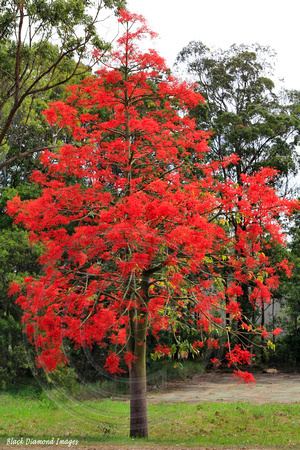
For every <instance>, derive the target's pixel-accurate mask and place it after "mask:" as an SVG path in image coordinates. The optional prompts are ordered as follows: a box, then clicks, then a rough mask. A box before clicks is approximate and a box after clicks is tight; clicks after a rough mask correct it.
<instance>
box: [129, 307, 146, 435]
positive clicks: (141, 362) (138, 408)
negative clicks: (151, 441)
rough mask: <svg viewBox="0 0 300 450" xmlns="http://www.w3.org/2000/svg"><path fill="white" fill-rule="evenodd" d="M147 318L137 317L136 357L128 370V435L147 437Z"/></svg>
mask: <svg viewBox="0 0 300 450" xmlns="http://www.w3.org/2000/svg"><path fill="white" fill-rule="evenodd" d="M146 329H147V318H146V317H145V316H143V317H140V318H138V320H137V323H136V327H135V332H136V338H135V349H134V350H135V351H134V355H135V357H136V359H135V361H134V362H133V364H132V368H131V370H130V437H133V438H147V437H148V417H147V374H146Z"/></svg>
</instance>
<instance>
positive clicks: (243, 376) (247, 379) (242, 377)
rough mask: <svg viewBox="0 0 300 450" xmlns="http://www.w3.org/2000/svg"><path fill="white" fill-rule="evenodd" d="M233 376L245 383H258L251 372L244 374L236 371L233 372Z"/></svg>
mask: <svg viewBox="0 0 300 450" xmlns="http://www.w3.org/2000/svg"><path fill="white" fill-rule="evenodd" d="M233 374H234V376H235V377H237V378H239V379H240V380H242V381H244V383H256V380H255V378H254V376H253V375H252V373H250V372H243V371H242V370H235V371H234V372H233Z"/></svg>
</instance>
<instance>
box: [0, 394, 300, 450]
mask: <svg viewBox="0 0 300 450" xmlns="http://www.w3.org/2000/svg"><path fill="white" fill-rule="evenodd" d="M128 418H129V404H128V402H124V401H113V400H107V399H106V400H82V401H78V400H74V399H73V400H72V399H71V398H67V397H66V398H63V397H62V395H61V394H59V395H58V394H57V393H56V392H55V391H50V394H49V393H45V392H42V393H38V392H37V393H33V392H27V391H25V392H24V393H22V392H21V393H20V392H19V393H2V394H0V436H1V443H5V442H6V439H7V438H8V437H23V438H26V437H30V438H35V439H37V438H39V439H41V438H52V437H55V438H57V437H59V438H68V439H78V440H79V443H80V444H89V443H103V442H107V443H114V444H128V443H131V444H132V443H133V442H132V440H130V439H129V438H128V437H127V434H128ZM299 424H300V404H290V405H285V404H268V405H252V404H249V403H208V402H205V403H201V404H195V403H192V404H188V403H173V404H167V403H161V404H155V405H154V404H153V405H149V426H150V438H149V440H148V441H147V442H149V443H151V444H160V445H171V446H172V445H175V444H178V445H186V446H196V445H199V446H200V445H203V446H220V447H222V446H241V445H243V446H253V445H256V446H264V447H268V446H270V447H271V446H273V447H274V446H278V447H279V448H280V449H282V448H293V447H298V448H299V447H300V431H299Z"/></svg>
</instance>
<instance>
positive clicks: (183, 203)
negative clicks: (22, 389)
mask: <svg viewBox="0 0 300 450" xmlns="http://www.w3.org/2000/svg"><path fill="white" fill-rule="evenodd" d="M119 22H120V23H121V25H122V26H123V28H124V34H123V35H122V36H121V37H120V38H119V39H118V48H117V49H116V51H114V52H113V53H112V54H111V58H110V59H109V60H107V61H106V66H107V68H105V69H102V70H100V71H99V72H98V75H97V76H91V77H88V78H86V79H84V80H83V81H82V82H81V83H80V84H78V85H73V86H70V88H69V90H68V91H69V95H68V97H67V99H66V100H65V101H59V102H54V103H52V105H51V106H50V108H49V109H48V110H47V111H46V112H45V115H46V117H47V120H48V122H49V123H50V124H51V125H53V126H59V127H62V128H65V129H67V130H68V131H69V133H70V135H71V139H70V142H69V143H66V144H64V145H62V146H61V147H60V149H58V151H52V152H51V151H45V152H44V153H43V155H42V157H41V162H42V165H43V172H42V171H35V172H34V173H33V174H32V180H33V181H35V182H36V183H37V184H38V185H39V186H40V189H41V195H40V196H39V197H38V198H36V199H34V200H26V201H21V200H20V198H19V197H16V198H14V199H13V200H12V201H10V202H9V203H8V212H9V214H10V215H13V216H15V221H16V223H23V224H24V225H25V226H26V228H27V229H28V230H30V231H31V238H32V240H33V241H34V242H36V243H37V242H38V243H40V245H42V247H43V254H42V256H41V258H40V263H41V265H42V267H43V271H42V274H41V276H40V277H38V278H33V277H26V278H25V279H24V283H21V285H20V284H18V283H12V284H11V287H10V294H11V295H15V294H18V293H19V294H20V295H19V296H18V304H19V305H20V306H21V307H22V309H23V310H24V316H23V321H24V324H25V329H26V333H27V336H28V337H29V338H30V339H31V341H32V343H34V345H35V347H36V349H37V353H38V354H37V362H38V364H39V365H40V366H41V367H45V368H46V369H47V370H53V369H54V368H55V367H57V365H60V364H63V363H65V361H66V357H65V355H64V352H63V346H64V342H65V341H66V340H67V341H72V342H74V343H75V345H77V346H80V347H90V346H92V345H93V344H96V345H98V346H100V347H101V346H103V347H108V349H109V354H108V356H107V358H106V362H105V369H106V370H107V371H108V372H109V373H111V374H118V373H122V371H123V370H124V368H125V367H126V365H127V367H128V370H129V376H130V387H131V423H130V434H131V436H132V437H145V436H147V434H148V425H147V408H146V352H147V337H148V336H149V335H152V337H154V338H155V339H156V340H157V345H156V347H155V352H156V354H158V355H169V354H171V353H172V349H170V348H169V347H167V346H165V345H162V344H160V334H161V333H164V331H165V330H168V331H169V332H170V331H171V330H173V332H174V333H176V332H177V331H178V327H177V324H178V322H184V323H186V325H189V326H190V327H193V328H194V330H195V332H196V330H197V331H198V341H196V342H195V343H194V345H195V348H196V347H197V346H199V345H200V344H199V343H200V341H201V343H202V346H204V345H207V346H213V347H214V348H215V347H218V346H219V341H218V340H217V339H215V338H212V337H209V334H210V332H211V331H212V330H215V329H216V328H221V324H222V323H223V318H222V312H224V311H225V310H226V311H228V313H230V314H231V315H232V318H233V319H234V318H236V319H240V318H241V311H240V306H239V304H238V302H236V301H235V297H236V296H237V295H238V294H239V290H240V289H241V285H242V284H243V283H245V282H247V281H249V280H250V279H254V280H255V287H254V288H253V290H252V293H251V299H250V300H251V302H252V304H253V305H255V304H256V303H259V302H260V300H261V299H262V298H265V297H267V296H269V295H270V291H271V290H272V289H273V288H274V286H277V284H278V281H279V280H278V275H277V271H276V269H277V268H275V267H270V265H269V261H268V258H267V257H266V256H264V257H263V256H262V254H261V245H260V240H261V238H262V236H264V237H265V239H266V240H267V241H278V242H280V241H281V233H280V226H279V224H278V221H276V218H277V217H278V215H279V214H281V215H284V214H288V213H289V212H290V210H291V208H292V207H293V206H294V204H293V203H292V202H289V201H287V200H282V199H280V198H279V197H278V196H277V195H276V193H275V191H274V189H272V188H271V187H270V186H268V183H269V180H270V179H271V178H272V177H273V176H274V171H272V170H271V169H264V170H262V171H259V172H257V173H255V174H253V175H251V176H250V175H249V176H246V175H244V176H243V177H244V178H243V185H242V186H240V185H238V184H237V183H235V182H229V181H228V180H227V182H226V183H224V181H223V180H220V177H219V173H220V167H221V169H222V168H225V167H227V166H229V165H232V164H234V163H235V161H237V157H236V156H235V155H232V156H230V157H227V158H226V159H225V158H224V160H223V161H222V163H221V164H220V162H219V161H214V162H211V163H205V162H204V161H203V159H204V155H205V154H206V152H207V142H206V141H207V138H208V134H207V133H206V132H205V131H202V130H197V128H196V122H195V120H193V119H191V118H190V117H189V109H190V108H194V107H195V106H196V105H197V104H198V103H199V102H201V101H203V97H202V96H201V95H200V94H198V93H196V92H195V91H194V90H193V89H192V88H191V87H190V86H189V85H187V84H186V83H180V82H178V80H176V79H174V78H173V77H172V76H171V75H170V73H169V70H168V69H167V68H166V67H165V64H164V61H163V60H162V58H161V57H159V55H158V54H157V53H156V52H155V51H153V50H149V51H148V52H146V53H145V52H141V50H140V49H139V47H138V45H137V43H139V41H140V40H141V39H142V38H143V37H145V36H148V35H149V34H150V35H151V36H152V35H153V33H152V32H151V31H150V30H149V29H148V28H147V26H146V24H145V21H144V19H143V18H142V17H140V16H137V15H135V14H130V13H128V12H127V11H125V10H122V11H121V12H120V19H119ZM270 205H272V208H271V210H270ZM237 210H238V211H241V213H242V214H243V215H244V216H245V217H247V221H246V222H245V224H244V225H245V227H244V229H240V228H239V229H238V230H237V236H238V244H239V248H238V251H237V252H235V251H234V246H235V245H236V241H235V240H233V241H232V236H231V233H227V229H226V224H225V223H224V215H225V214H229V212H231V214H234V213H235V212H236V211H237ZM258 222H259V226H258ZM224 256H225V258H224ZM224 261H226V264H228V266H229V267H230V268H231V270H232V274H233V276H234V278H233V279H232V280H231V285H230V286H228V288H231V302H230V304H228V305H224V298H225V292H224V286H223V284H222V283H220V279H219V277H218V276H217V275H218V269H219V266H220V265H224ZM250 263H251V269H252V270H251V272H249V270H248V269H249V264H250ZM284 264H285V263H284V262H282V263H281V266H280V267H278V269H280V268H284ZM263 270H264V273H265V275H264V276H263V278H261V273H262V271H263ZM195 280H196V282H195ZM20 289H21V290H22V292H21V293H20V292H19V291H20ZM187 311H188V312H189V313H190V314H189V315H187V314H186V313H187ZM191 317H192V318H193V319H192V320H191V321H190V318H191ZM186 318H187V319H188V320H186ZM244 325H245V326H247V324H245V323H244ZM232 331H234V330H233V329H232ZM230 332H231V330H229V329H226V333H227V334H228V333H230ZM253 332H257V333H260V331H259V330H257V331H255V330H253ZM263 332H264V333H265V334H266V333H267V332H266V330H263ZM267 334H268V333H267ZM242 343H243V342H242V341H241V343H240V344H237V345H235V346H234V347H233V348H231V346H230V342H229V344H228V345H229V346H228V348H227V350H228V351H227V353H226V362H227V364H228V365H229V366H230V367H231V366H233V367H238V366H240V365H242V366H244V365H246V364H249V363H250V362H251V359H252V356H253V355H252V353H251V352H250V351H249V349H247V348H243V346H242ZM244 347H245V346H244ZM236 374H237V375H238V376H241V377H242V378H244V379H245V380H246V381H252V380H253V377H252V375H251V374H248V373H247V372H243V371H240V370H236Z"/></svg>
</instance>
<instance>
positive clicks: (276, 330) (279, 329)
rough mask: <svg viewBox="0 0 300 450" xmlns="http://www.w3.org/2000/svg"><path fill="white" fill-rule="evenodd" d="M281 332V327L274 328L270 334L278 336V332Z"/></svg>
mask: <svg viewBox="0 0 300 450" xmlns="http://www.w3.org/2000/svg"><path fill="white" fill-rule="evenodd" d="M282 332H283V329H282V328H275V329H274V330H273V331H272V334H273V335H274V336H278V334H280V333H282Z"/></svg>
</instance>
